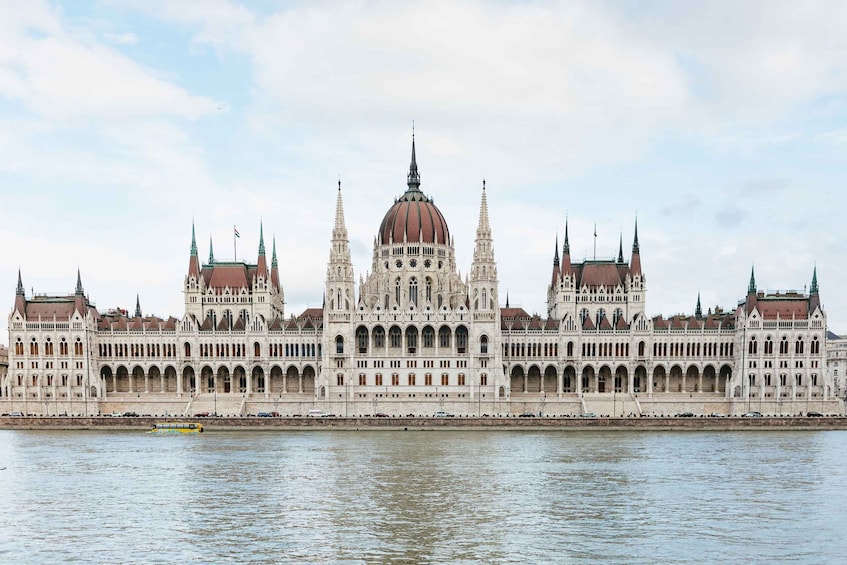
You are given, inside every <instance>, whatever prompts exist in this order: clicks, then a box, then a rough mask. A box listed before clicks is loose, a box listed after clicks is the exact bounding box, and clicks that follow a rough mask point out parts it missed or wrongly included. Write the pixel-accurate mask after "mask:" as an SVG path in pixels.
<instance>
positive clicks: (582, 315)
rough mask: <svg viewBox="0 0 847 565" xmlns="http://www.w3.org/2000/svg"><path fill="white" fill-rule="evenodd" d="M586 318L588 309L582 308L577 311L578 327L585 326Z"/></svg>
mask: <svg viewBox="0 0 847 565" xmlns="http://www.w3.org/2000/svg"><path fill="white" fill-rule="evenodd" d="M587 318H588V308H583V309H582V310H580V311H579V323H580V325H584V324H585V320H586V319H587Z"/></svg>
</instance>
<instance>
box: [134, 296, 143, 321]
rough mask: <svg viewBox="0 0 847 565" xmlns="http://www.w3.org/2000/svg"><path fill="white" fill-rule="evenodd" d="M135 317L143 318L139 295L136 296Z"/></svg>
mask: <svg viewBox="0 0 847 565" xmlns="http://www.w3.org/2000/svg"><path fill="white" fill-rule="evenodd" d="M135 317H136V318H141V317H142V316H141V299H140V298H139V296H138V295H137V294H136V295H135Z"/></svg>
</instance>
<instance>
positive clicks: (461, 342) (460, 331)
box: [456, 326, 468, 353]
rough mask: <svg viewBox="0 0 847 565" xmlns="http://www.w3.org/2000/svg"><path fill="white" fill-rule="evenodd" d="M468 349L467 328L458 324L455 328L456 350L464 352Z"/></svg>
mask: <svg viewBox="0 0 847 565" xmlns="http://www.w3.org/2000/svg"><path fill="white" fill-rule="evenodd" d="M467 349H468V328H466V327H465V326H459V327H458V328H456V352H457V353H465V352H466V351H467Z"/></svg>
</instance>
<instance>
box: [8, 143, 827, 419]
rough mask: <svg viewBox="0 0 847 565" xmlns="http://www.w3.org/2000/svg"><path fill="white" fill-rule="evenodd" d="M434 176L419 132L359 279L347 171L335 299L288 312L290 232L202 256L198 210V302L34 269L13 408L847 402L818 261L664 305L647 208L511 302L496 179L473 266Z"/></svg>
mask: <svg viewBox="0 0 847 565" xmlns="http://www.w3.org/2000/svg"><path fill="white" fill-rule="evenodd" d="M420 184H421V182H420V175H419V172H418V166H417V161H416V156H415V143H414V139H413V140H412V157H411V164H410V166H409V172H408V176H407V183H406V185H407V187H406V190H405V192H404V193H403V194H402V195H401V196H399V197H397V198H396V199H395V200H394V202H393V204H391V206H390V207H389V209H388V211H387V212H386V214H385V216H384V218H383V220H382V222H381V223H380V225H379V226H378V228H377V232H376V237H375V238H374V247H373V257H372V262H371V267H370V270H369V272H368V273H367V275H366V276H362V274H361V273H360V274H359V275H358V281H357V280H356V272H355V271H354V267H353V264H352V261H351V255H350V248H349V238H348V233H347V228H346V226H345V221H344V207H343V202H342V191H341V184H340V183H339V186H338V192H337V202H336V208H335V218H334V222H333V224H332V230H331V238H330V242H329V243H330V249H329V256H328V260H327V269H326V278H325V280H324V288H323V289H322V291H323V294H324V296H325V298H324V305H323V307H322V308H309V309H306V310H305V311H303V312H299V313H287V312H286V311H285V299H284V291H283V279H284V276H280V272H279V268H278V264H277V255H276V242H275V241H273V242H272V249H271V256H270V260H268V257H267V253H266V248H265V241H264V234H263V230H262V229H261V228H260V232H259V242H258V253H257V256H256V261H255V263H248V262H246V261H239V262H225V261H217V260H215V257H214V254H213V252H212V248H211V241H210V245H209V247H210V250H209V258H208V261H207V262H205V263H203V262H201V260H200V256H199V254H198V248H197V242H196V238H195V234H194V227H193V226H192V233H191V245H190V252H189V255H188V266H187V270H186V274H185V282H184V285H183V288H182V292H183V294H184V296H185V309H184V312H183V313H182V315H180V316H179V317H176V316H170V317H168V318H167V319H163V318H159V317H155V316H144V315H143V313H142V311H141V308H140V304H139V303H138V302H136V309H135V312H134V313H133V314H130V313H129V312H127V311H126V310H120V309H114V310H107V311H104V312H101V311H99V310H98V309H97V308H96V307H95V305H94V304H92V303H91V302H90V301H89V299H88V297H87V296H86V293H85V290H84V287H83V284H82V279H81V276H80V273H79V272H78V273H77V281H76V290H75V292H74V293H73V294H69V295H62V296H45V295H38V294H36V295H33V296H29V297H27V296H26V293H25V291H24V286H23V282H22V279H21V274H20V272H19V273H18V281H17V291H16V295H15V300H14V306H13V308H12V311H11V313H10V314H9V318H8V325H9V348H8V371H7V373H6V375H5V376H3V377H2V382H0V411H2V412H6V413H11V412H18V411H19V412H22V413H25V414H30V415H57V414H79V415H97V414H109V413H113V412H125V411H131V412H137V413H142V414H151V415H158V416H162V415H169V416H183V415H187V416H190V415H193V414H197V413H204V412H208V413H214V414H221V415H235V416H238V415H245V416H246V415H250V414H257V413H260V412H267V413H279V414H280V415H282V416H294V415H305V414H307V413H308V412H309V411H310V410H322V411H324V412H326V413H332V414H335V415H337V416H347V417H359V416H370V415H376V414H380V415H382V414H386V415H389V416H394V415H403V416H406V415H409V414H414V415H416V416H431V415H434V414H435V413H437V412H441V413H444V412H446V413H449V414H454V415H456V416H457V417H461V416H485V415H488V416H492V417H494V416H499V417H505V416H515V415H520V414H533V415H535V416H543V417H553V416H582V415H586V414H589V415H597V416H644V417H650V416H658V415H673V414H676V413H679V412H692V413H694V414H715V413H716V414H726V415H738V414H742V413H745V412H750V411H758V412H762V413H764V414H766V415H769V414H770V415H789V414H804V413H808V412H809V411H816V412H822V413H832V414H841V413H843V403H841V402H840V401H839V400H838V399H837V398H835V395H834V394H833V393H834V390H833V383H832V382H830V377H828V376H827V370H826V367H827V363H826V343H825V342H826V328H827V324H826V314H825V312H824V311H823V309H822V307H821V302H820V296H819V293H818V282H817V273H816V271H813V273H812V279H811V286H810V288H809V292H808V293H806V292H803V293H800V292H795V291H787V292H777V293H765V292H762V291H759V290H758V289H757V286H756V281H755V276H754V274H753V273H752V272H751V275H750V280H749V283H748V286H747V293H746V296H744V298H743V299H742V300H740V301H739V302H738V304H737V306H736V307H735V308H734V309H731V310H727V311H724V310H721V309H719V308H717V309H715V310H714V311H712V310H709V311H708V312H706V313H704V312H703V311H702V310H701V307H700V303H699V299H698V301H697V306H696V308H695V311H694V313H693V314H692V315H674V316H670V317H667V318H666V317H663V316H653V317H650V316H648V315H647V313H646V304H647V289H648V284H647V277H646V275H645V273H644V272H643V270H642V266H641V250H640V247H639V243H638V226H637V224H636V225H635V227H634V235H633V241H632V252H631V254H629V257H628V258H627V257H624V250H623V242H621V245H620V248H619V251H618V255H617V258H616V259H609V260H596V259H595V260H584V261H582V262H576V261H573V260H572V259H571V254H570V247H569V242H568V228H567V224H566V225H565V230H564V242H563V244H562V246H561V247H560V245H559V242H558V241H557V242H556V248H555V253H554V255H553V258H552V269H551V274H550V278H549V281H544V283H541V281H539V291H541V290H542V288H543V287H542V284H543V285H544V286H546V291H547V311H546V315H545V316H544V317H541V316H538V315H530V314H528V313H527V312H525V311H524V310H523V309H521V308H512V307H510V306H509V300H508V298H506V300H505V303H504V304H501V296H500V288H499V285H498V278H497V271H498V264H497V261H496V259H495V255H494V234H493V232H492V228H491V225H490V222H489V217H488V204H487V197H486V191H485V183H483V186H482V190H481V196H480V205H479V218H478V224H477V230H476V238H475V241H474V242H473V245H474V248H473V249H474V252H473V260H472V263H471V265H470V270H469V271H468V274H467V276H466V277H464V278H463V277H462V276H460V274H459V269H458V266H457V264H456V258H455V241H454V239H453V237H452V236H451V234H450V230H449V226H448V223H447V221H446V220H445V217H444V215H443V214H442V212H441V210H439V209H438V207H436V205H435V204H434V202H433V200H432V199H431V198H430V197H429V196H427V195H426V194H425V193H424V192H422V191H421V189H420ZM327 220H329V218H327ZM327 227H329V226H328V225H327ZM469 244H470V242H460V245H469ZM627 259H628V260H627ZM742 284H743V282H742ZM742 288H743V287H742ZM740 294H741V293H739V295H740ZM316 295H317V291H316Z"/></svg>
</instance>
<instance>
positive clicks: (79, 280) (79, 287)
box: [76, 269, 84, 295]
mask: <svg viewBox="0 0 847 565" xmlns="http://www.w3.org/2000/svg"><path fill="white" fill-rule="evenodd" d="M76 294H78V295H82V294H84V291H83V290H82V277H81V276H80V274H79V269H77V270H76Z"/></svg>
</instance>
